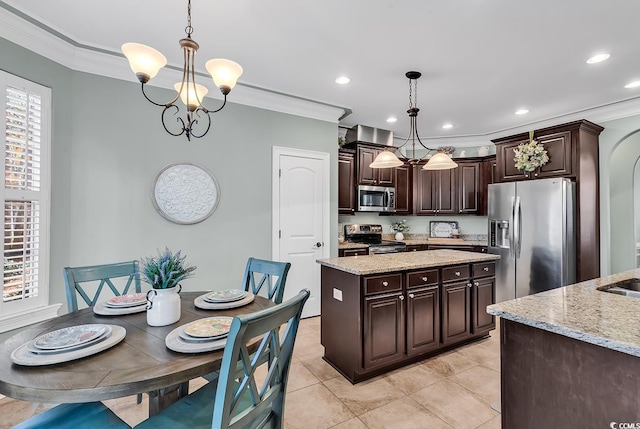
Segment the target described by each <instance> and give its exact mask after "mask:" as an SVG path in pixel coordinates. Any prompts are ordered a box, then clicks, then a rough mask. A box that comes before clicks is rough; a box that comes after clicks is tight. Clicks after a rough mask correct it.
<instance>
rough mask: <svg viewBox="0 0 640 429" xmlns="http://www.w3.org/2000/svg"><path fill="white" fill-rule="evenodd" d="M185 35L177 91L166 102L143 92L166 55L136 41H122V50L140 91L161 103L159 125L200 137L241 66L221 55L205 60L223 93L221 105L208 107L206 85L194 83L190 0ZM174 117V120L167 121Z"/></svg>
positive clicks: (195, 48)
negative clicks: (140, 85) (180, 79)
mask: <svg viewBox="0 0 640 429" xmlns="http://www.w3.org/2000/svg"><path fill="white" fill-rule="evenodd" d="M184 31H185V33H187V37H186V38H184V39H180V47H181V48H182V53H183V56H184V65H183V68H182V81H181V82H178V83H176V84H175V85H174V88H175V90H176V91H177V94H176V96H175V97H174V99H173V100H171V101H170V102H168V103H157V102H155V101H153V100H151V99H150V98H149V96H148V95H147V93H146V92H145V84H146V83H147V82H149V80H151V79H152V78H153V77H155V75H157V74H158V71H159V70H160V69H161V68H162V67H164V66H165V65H166V64H167V58H166V57H165V56H164V55H162V54H161V53H160V52H158V51H156V50H155V49H153V48H151V47H149V46H146V45H141V44H139V43H125V44H124V45H122V52H123V53H124V55H125V57H127V59H128V60H129V66H130V67H131V70H133V72H134V73H135V74H136V77H137V78H138V80H139V81H140V83H141V84H142V94H143V95H144V97H145V98H146V99H147V100H149V102H151V103H152V104H155V105H156V106H159V107H162V108H163V110H162V115H161V119H162V125H163V126H164V129H165V131H166V132H168V133H169V134H171V135H172V136H181V135H182V134H186V136H187V140H191V137H195V138H200V137H202V136H204V135H205V134H207V132H208V131H209V128H211V116H210V115H211V114H213V113H216V112H219V111H220V110H222V108H223V107H224V106H225V104H227V94H229V92H231V90H232V89H233V87H234V86H235V84H236V81H237V80H238V78H239V77H240V76H241V75H242V67H240V65H239V64H238V63H236V62H233V61H231V60H225V59H222V58H217V59H212V60H209V61H207V62H206V64H205V68H206V69H207V71H208V72H209V74H210V75H211V78H212V79H213V82H214V83H215V85H216V86H217V87H218V88H219V89H220V92H222V95H223V96H224V101H223V103H222V105H221V106H220V107H219V108H217V109H216V110H209V109H207V108H206V107H205V106H204V105H203V104H202V100H203V98H204V96H205V95H207V92H208V90H207V88H206V87H204V86H202V85H200V84H197V83H196V79H195V68H194V59H195V56H196V52H197V51H198V48H199V47H200V46H199V45H198V44H197V43H196V41H195V40H193V39H192V38H191V33H193V27H192V26H191V0H188V2H187V26H186V27H185V29H184ZM178 98H180V99H181V100H182V103H184V105H185V106H186V118H184V119H183V118H182V117H180V116H179V114H180V107H179V106H178V105H177V104H176V102H177V101H178ZM172 118H175V122H176V123H175V124H173V125H172V124H171V123H169V124H167V122H168V121H169V122H171V119H172Z"/></svg>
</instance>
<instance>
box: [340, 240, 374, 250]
mask: <svg viewBox="0 0 640 429" xmlns="http://www.w3.org/2000/svg"><path fill="white" fill-rule="evenodd" d="M367 247H369V245H368V244H366V243H350V242H348V241H343V242H342V243H340V242H339V243H338V249H366V248H367Z"/></svg>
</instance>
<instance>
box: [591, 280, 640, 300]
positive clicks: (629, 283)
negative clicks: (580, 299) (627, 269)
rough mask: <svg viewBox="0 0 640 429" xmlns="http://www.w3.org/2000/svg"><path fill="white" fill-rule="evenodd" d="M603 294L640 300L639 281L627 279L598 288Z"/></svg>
mask: <svg viewBox="0 0 640 429" xmlns="http://www.w3.org/2000/svg"><path fill="white" fill-rule="evenodd" d="M598 290H601V291H603V292H609V293H615V294H617V295H624V296H630V297H632V298H640V279H628V280H623V281H621V282H618V283H612V284H610V285H606V286H603V287H601V288H598Z"/></svg>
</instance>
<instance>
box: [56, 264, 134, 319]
mask: <svg viewBox="0 0 640 429" xmlns="http://www.w3.org/2000/svg"><path fill="white" fill-rule="evenodd" d="M62 274H63V277H64V284H65V287H66V292H67V308H68V310H69V311H70V312H71V311H78V299H77V295H80V297H82V300H83V301H84V302H85V304H87V305H88V306H89V307H93V306H94V305H95V304H96V303H97V302H98V298H99V297H100V295H101V293H102V290H103V289H104V288H105V285H106V286H107V288H108V289H110V290H111V292H112V293H113V295H114V296H119V295H126V294H127V293H133V292H134V291H135V292H141V290H142V289H141V287H140V272H139V269H138V261H127V262H119V263H115V264H103V265H91V266H86V267H73V268H72V267H65V268H63V269H62ZM114 279H119V280H120V281H121V282H122V283H124V286H123V287H122V288H121V289H118V287H117V286H116V284H114V281H113V280H114ZM125 282H126V283H125ZM81 283H83V284H84V285H82V284H81ZM96 284H97V287H95V285H96ZM132 286H133V291H130V289H131V287H132ZM90 287H91V288H92V289H93V288H94V287H95V289H93V292H90V291H89V288H90ZM91 295H92V296H91Z"/></svg>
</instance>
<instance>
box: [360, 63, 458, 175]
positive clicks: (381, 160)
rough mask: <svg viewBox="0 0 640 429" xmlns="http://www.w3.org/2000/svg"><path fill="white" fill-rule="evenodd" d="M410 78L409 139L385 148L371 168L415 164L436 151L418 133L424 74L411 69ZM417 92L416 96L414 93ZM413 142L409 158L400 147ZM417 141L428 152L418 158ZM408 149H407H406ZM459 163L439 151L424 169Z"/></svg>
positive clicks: (451, 166)
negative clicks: (420, 86)
mask: <svg viewBox="0 0 640 429" xmlns="http://www.w3.org/2000/svg"><path fill="white" fill-rule="evenodd" d="M405 76H406V77H407V78H408V79H409V110H407V113H408V114H409V121H410V124H411V127H410V129H409V137H407V140H406V141H405V142H404V143H402V144H401V145H400V146H398V147H394V148H393V150H384V151H382V152H380V154H379V155H378V156H377V157H376V159H374V160H373V162H372V163H371V164H369V167H371V168H392V167H400V166H401V165H404V164H405V162H406V163H408V164H410V165H414V164H417V163H418V162H420V161H422V160H423V159H425V158H426V157H427V155H428V154H429V152H433V151H436V149H431V148H428V147H427V146H425V145H424V143H422V141H421V140H420V136H419V135H418V125H417V117H418V112H419V111H420V109H418V79H419V78H420V76H422V73H420V72H417V71H409V72H407V73H406V75H405ZM414 94H415V98H414V96H413V95H414ZM409 142H411V150H412V152H411V155H412V158H408V157H406V156H404V155H402V153H401V152H400V149H401V148H402V147H404V146H406V145H407V143H409ZM416 142H417V143H418V145H419V146H418V149H420V146H421V147H422V148H423V149H426V150H427V153H426V154H425V155H424V156H423V157H421V158H416V157H415V156H416ZM405 150H406V149H405ZM395 152H398V153H400V157H398V156H397V155H396V154H395ZM457 166H458V164H456V163H455V162H454V161H453V160H452V159H451V157H449V155H447V154H446V153H444V152H442V151H437V153H436V154H435V155H433V156H432V157H431V158H430V159H429V161H427V163H426V164H425V165H424V166H423V167H422V169H423V170H450V169H452V168H456V167H457Z"/></svg>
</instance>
